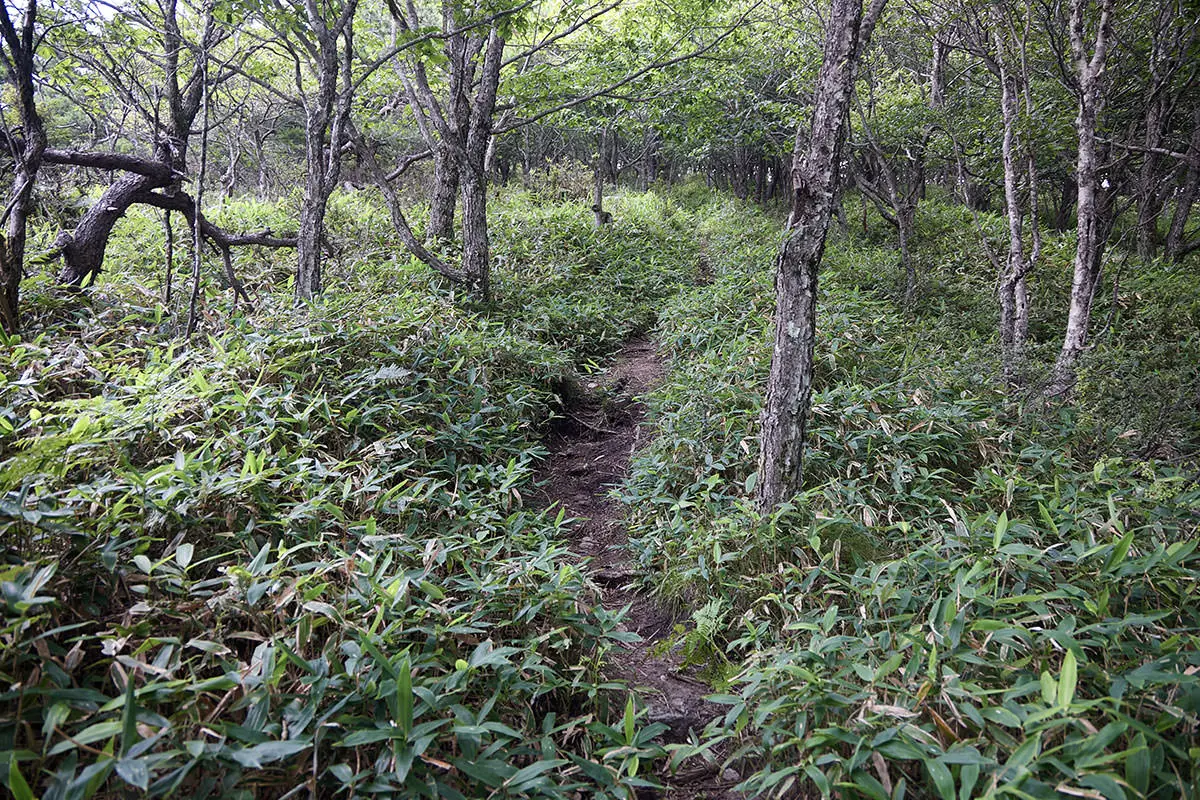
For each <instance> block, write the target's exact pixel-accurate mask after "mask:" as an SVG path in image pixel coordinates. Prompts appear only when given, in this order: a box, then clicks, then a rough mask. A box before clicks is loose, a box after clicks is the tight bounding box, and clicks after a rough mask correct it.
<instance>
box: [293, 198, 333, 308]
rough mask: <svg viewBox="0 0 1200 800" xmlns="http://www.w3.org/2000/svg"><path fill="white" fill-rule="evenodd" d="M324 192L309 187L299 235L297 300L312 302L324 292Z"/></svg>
mask: <svg viewBox="0 0 1200 800" xmlns="http://www.w3.org/2000/svg"><path fill="white" fill-rule="evenodd" d="M327 205H328V202H327V198H326V196H325V194H324V192H323V191H322V190H320V189H316V190H314V189H312V188H311V187H306V189H305V192H304V200H303V202H302V203H301V206H300V230H299V231H298V232H297V234H296V262H297V263H296V300H297V301H306V300H312V299H313V298H314V297H316V296H317V295H319V294H320V293H321V234H322V232H323V231H324V229H325V209H326V207H327Z"/></svg>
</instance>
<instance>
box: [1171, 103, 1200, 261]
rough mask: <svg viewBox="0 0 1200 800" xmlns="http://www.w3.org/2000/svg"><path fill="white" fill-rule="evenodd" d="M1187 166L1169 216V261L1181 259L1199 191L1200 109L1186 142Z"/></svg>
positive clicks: (1193, 119) (1194, 118)
mask: <svg viewBox="0 0 1200 800" xmlns="http://www.w3.org/2000/svg"><path fill="white" fill-rule="evenodd" d="M1187 154H1188V166H1187V170H1186V171H1185V172H1184V177H1183V186H1182V187H1181V188H1180V190H1179V193H1178V195H1177V196H1176V198H1175V212H1174V214H1173V215H1172V217H1171V229H1170V231H1168V233H1167V243H1166V256H1167V258H1168V259H1169V260H1170V261H1180V260H1182V259H1183V250H1184V244H1185V242H1184V235H1185V234H1186V233H1187V223H1188V217H1189V216H1191V213H1192V206H1193V205H1194V204H1195V202H1196V196H1197V194H1198V193H1200V109H1197V110H1196V112H1195V115H1194V116H1193V118H1192V138H1191V141H1190V142H1189V144H1188V152H1187Z"/></svg>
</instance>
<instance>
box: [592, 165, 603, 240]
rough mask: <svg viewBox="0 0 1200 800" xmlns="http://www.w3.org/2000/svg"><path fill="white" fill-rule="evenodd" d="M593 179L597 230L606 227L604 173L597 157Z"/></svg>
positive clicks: (593, 212)
mask: <svg viewBox="0 0 1200 800" xmlns="http://www.w3.org/2000/svg"><path fill="white" fill-rule="evenodd" d="M593 172H594V180H593V181H592V216H593V222H594V223H595V225H596V230H600V229H601V228H603V227H604V174H603V173H602V172H601V170H600V160H599V159H598V158H597V159H596V169H595V170H594V171H593Z"/></svg>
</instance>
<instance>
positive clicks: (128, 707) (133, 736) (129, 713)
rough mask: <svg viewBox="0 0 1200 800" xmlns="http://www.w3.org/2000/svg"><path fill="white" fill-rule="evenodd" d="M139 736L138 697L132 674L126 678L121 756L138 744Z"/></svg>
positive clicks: (122, 711) (122, 714)
mask: <svg viewBox="0 0 1200 800" xmlns="http://www.w3.org/2000/svg"><path fill="white" fill-rule="evenodd" d="M137 735H138V733H137V697H136V695H135V689H134V685H133V675H132V674H130V675H129V676H128V677H126V678H125V707H124V708H123V709H121V750H120V753H119V754H120V755H121V756H124V755H125V754H126V753H128V752H129V748H131V747H133V746H134V745H135V744H136V743H137Z"/></svg>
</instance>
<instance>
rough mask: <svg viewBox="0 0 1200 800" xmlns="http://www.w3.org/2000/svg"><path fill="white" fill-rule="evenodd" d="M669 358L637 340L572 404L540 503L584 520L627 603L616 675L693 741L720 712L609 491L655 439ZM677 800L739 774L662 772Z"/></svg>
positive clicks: (591, 543) (606, 599)
mask: <svg viewBox="0 0 1200 800" xmlns="http://www.w3.org/2000/svg"><path fill="white" fill-rule="evenodd" d="M663 369H664V364H663V360H662V358H661V357H660V356H659V355H658V352H657V349H656V347H655V345H654V343H653V342H652V341H650V340H649V339H645V338H636V339H632V340H630V341H629V342H627V343H626V344H625V346H624V347H622V349H621V351H620V352H619V353H618V354H617V357H616V359H615V361H614V363H613V366H612V367H611V368H610V369H609V370H608V371H607V372H606V373H605V374H604V375H603V376H598V377H597V378H596V379H595V380H594V382H592V383H589V384H587V386H586V387H585V390H584V391H583V392H582V393H581V395H580V396H579V397H577V398H574V400H573V401H572V402H571V403H570V404H569V407H568V408H567V409H566V411H565V415H564V417H563V419H562V420H561V421H560V424H559V425H558V426H557V428H556V430H555V431H554V433H553V434H552V435H551V437H550V440H549V442H548V445H549V448H550V456H549V458H548V459H547V462H546V465H545V467H544V469H543V473H542V476H541V478H542V480H543V481H544V484H543V486H542V489H541V492H542V500H543V502H545V503H546V504H547V505H559V506H561V507H562V508H564V509H565V510H566V514H567V515H568V516H569V517H571V518H574V519H577V520H578V522H576V523H575V524H574V525H573V526H572V528H571V532H570V541H571V544H572V548H573V549H574V550H575V552H576V553H578V554H579V555H580V556H581V557H586V558H587V559H588V560H589V570H590V572H591V578H592V581H593V582H594V583H595V584H596V585H597V586H598V587H599V598H598V602H599V604H600V605H601V606H602V607H604V608H605V609H607V610H611V611H618V610H620V609H622V608H625V607H628V608H629V611H628V613H627V614H626V615H625V618H624V628H625V629H626V630H629V631H632V632H634V633H636V634H638V636H639V637H640V639H639V640H638V641H636V642H633V643H630V644H626V645H624V648H625V651H624V652H623V653H620V654H618V655H617V656H616V657H615V658H613V659H612V662H613V663H612V665H611V668H612V669H613V670H614V673H615V675H614V677H618V678H621V679H623V680H625V681H627V682H628V683H629V685H630V686H631V687H633V688H634V689H635V691H636V692H637V694H638V696H639V697H640V698H641V699H642V701H643V702H644V703H645V704H646V706H647V707H648V710H649V714H650V722H661V723H663V724H665V725H666V726H667V727H668V730H667V732H666V733H664V734H663V737H662V738H663V740H664V741H666V742H682V741H686V739H687V736H688V731H689V730H695V731H696V732H697V733H698V732H700V731H701V730H703V728H704V726H705V725H707V724H708V723H709V722H710V721H711V720H712V719H713V718H715V717H717V716H719V715H720V714H721V713H723V709H722V708H721V707H719V706H716V705H714V704H712V703H709V702H707V701H706V700H705V699H704V696H705V695H707V694H710V693H711V692H712V689H711V687H710V686H709V685H708V684H706V683H705V682H703V681H701V680H698V679H697V678H696V677H694V676H693V675H692V674H690V671H689V669H687V668H686V667H685V666H684V664H683V663H682V662H683V658H682V656H680V655H679V654H678V652H677V648H675V647H672V645H671V643H670V641H669V640H670V638H671V635H672V632H673V630H674V626H675V624H676V623H677V622H679V621H681V618H678V617H677V616H676V615H673V614H671V613H670V612H669V611H668V610H667V609H665V608H663V607H662V606H660V605H659V604H658V603H656V602H655V601H654V599H653V598H652V597H650V596H649V595H648V594H646V592H645V591H644V590H641V589H639V588H638V583H639V580H638V578H639V575H638V572H637V570H636V569H635V566H634V564H633V561H632V559H631V558H630V556H629V553H628V550H627V548H626V546H625V545H626V544H627V543H628V536H627V532H626V529H625V524H624V513H625V510H624V507H623V506H622V504H621V503H620V502H619V501H618V500H616V499H614V498H612V497H611V496H610V494H609V493H610V491H611V489H612V488H613V487H614V486H615V485H616V484H619V483H620V482H621V480H622V479H623V478H624V477H625V475H626V473H627V472H628V469H629V463H630V458H631V456H632V455H633V453H634V452H635V451H636V450H637V449H638V448H639V447H641V446H642V445H643V444H644V443H645V442H646V440H647V439H648V438H649V436H650V435H651V433H650V431H648V430H647V429H646V427H645V426H643V425H642V420H643V418H644V416H645V407H644V406H643V405H642V403H641V402H640V401H639V400H638V398H639V397H640V396H642V395H644V394H645V393H646V392H648V391H649V390H651V389H653V388H654V387H655V386H656V385H657V384H658V382H659V380H660V379H661V377H662V374H663ZM658 777H659V779H660V781H662V783H663V785H664V787H665V788H666V794H665V797H666V798H670V799H671V800H699V799H700V798H708V800H719V799H723V798H735V797H739V795H736V794H733V793H731V792H730V791H729V787H731V786H732V785H733V784H734V783H736V782H737V780H738V776H737V775H736V774H735V773H733V772H732V771H726V773H725V774H724V775H718V774H715V772H714V770H712V769H708V768H704V767H701V768H696V769H686V768H685V770H682V771H681V772H680V773H678V774H675V775H668V774H660V775H659V776H658Z"/></svg>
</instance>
